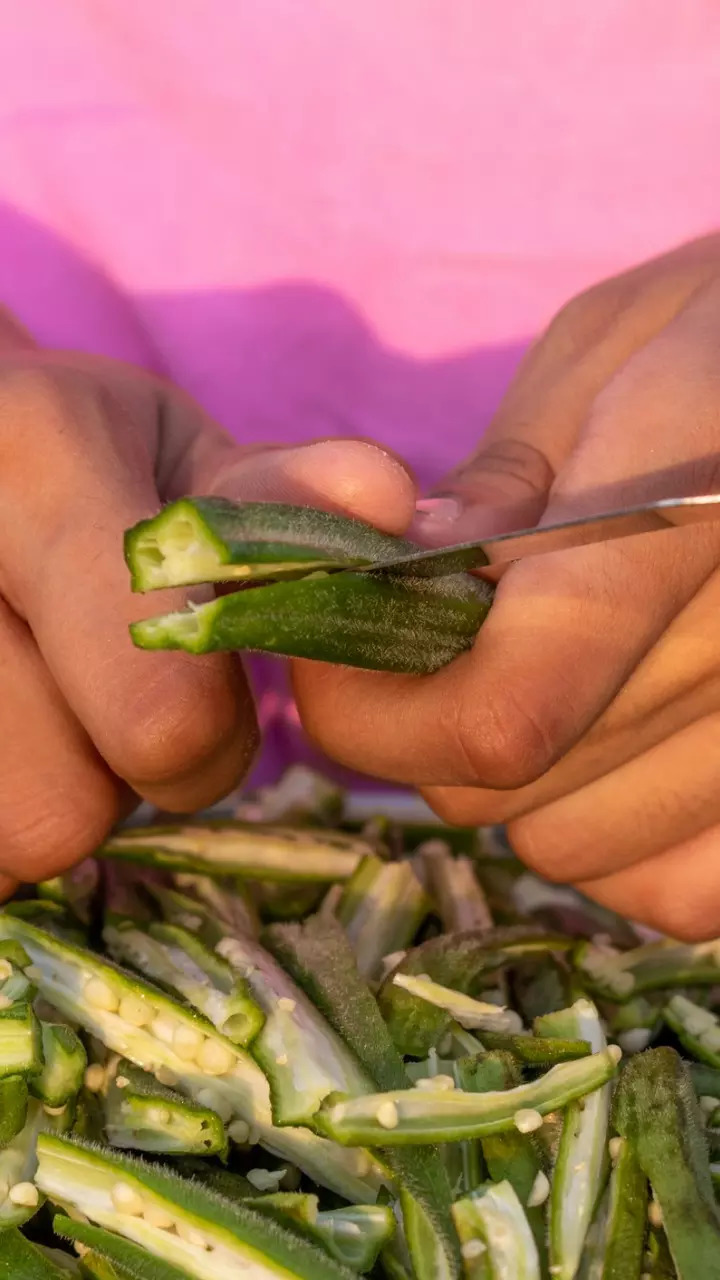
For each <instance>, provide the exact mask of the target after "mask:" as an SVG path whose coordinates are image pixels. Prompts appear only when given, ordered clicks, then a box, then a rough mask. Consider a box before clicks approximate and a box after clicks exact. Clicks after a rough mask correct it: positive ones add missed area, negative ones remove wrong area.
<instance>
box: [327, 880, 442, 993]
mask: <svg viewBox="0 0 720 1280" xmlns="http://www.w3.org/2000/svg"><path fill="white" fill-rule="evenodd" d="M430 907H431V902H430V899H429V898H428V896H427V894H426V893H425V890H424V889H423V886H422V884H421V883H420V881H419V879H418V877H417V875H416V873H415V870H414V868H413V865H412V863H411V862H409V861H401V862H383V861H382V859H381V858H377V857H375V856H374V855H371V856H370V857H367V858H363V860H362V862H361V863H360V865H359V866H358V868H357V870H356V871H355V872H354V873H353V875H352V876H351V877H350V879H349V880H348V882H347V884H346V885H345V889H344V892H343V895H342V897H341V899H340V902H339V905H338V912H337V914H338V919H339V920H340V922H341V924H342V925H343V927H344V929H345V932H346V933H347V936H348V938H349V940H350V945H351V946H352V949H353V951H354V952H355V959H356V961H357V966H358V969H359V970H360V973H361V974H362V975H363V977H365V978H371V979H372V978H375V977H377V975H378V972H379V970H380V968H381V966H382V960H383V957H384V956H387V955H389V954H390V953H392V952H395V951H402V950H404V949H405V947H407V946H409V945H410V943H411V942H412V941H413V939H414V937H415V934H416V933H417V931H418V929H419V928H420V925H421V924H422V922H423V920H424V919H425V917H426V916H427V915H428V914H429V912H430Z"/></svg>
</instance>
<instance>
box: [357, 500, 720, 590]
mask: <svg viewBox="0 0 720 1280" xmlns="http://www.w3.org/2000/svg"><path fill="white" fill-rule="evenodd" d="M714 520H720V493H704V494H700V495H697V496H695V497H690V498H662V499H660V500H659V501H656V502H644V503H641V504H640V505H639V506H634V507H618V508H616V509H615V510H613V511H602V512H600V513H598V514H596V515H593V516H579V517H577V518H576V519H573V520H563V521H561V522H560V523H558V524H548V525H540V526H535V527H533V528H531V529H519V530H515V531H513V532H512V533H498V534H494V535H493V536H491V537H489V538H482V539H480V540H478V541H477V542H458V543H455V544H453V545H452V546H447V547H434V548H432V549H431V550H429V551H424V550H418V551H416V552H413V553H408V554H405V555H402V556H395V557H393V558H392V559H390V560H382V561H380V562H376V563H374V564H368V565H362V566H361V567H359V568H353V569H352V570H350V572H352V573H376V572H378V571H379V570H382V571H384V572H385V571H387V572H400V573H405V572H410V573H412V574H414V575H421V576H428V577H440V576H442V575H444V574H448V573H466V572H468V570H470V569H483V568H485V567H486V566H487V565H489V564H507V563H508V562H510V561H512V560H521V559H523V558H524V557H525V556H538V555H546V554H547V553H548V552H551V551H566V550H568V549H571V548H574V547H587V546H591V545H592V544H593V543H597V542H611V541H614V540H615V539H617V538H629V537H633V536H634V535H635V534H638V533H660V532H667V531H668V530H670V529H676V528H679V527H682V526H684V525H690V524H705V523H709V522H711V521H714Z"/></svg>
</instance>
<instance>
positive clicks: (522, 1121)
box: [513, 1107, 543, 1133]
mask: <svg viewBox="0 0 720 1280" xmlns="http://www.w3.org/2000/svg"><path fill="white" fill-rule="evenodd" d="M542 1122H543V1118H542V1116H541V1115H540V1112H539V1111H535V1110H534V1108H533V1107H521V1108H520V1110H519V1111H516V1112H515V1115H514V1116H513V1124H514V1125H515V1128H516V1129H517V1130H519V1132H520V1133H534V1131H535V1130H536V1129H539V1128H540V1126H541V1125H542Z"/></svg>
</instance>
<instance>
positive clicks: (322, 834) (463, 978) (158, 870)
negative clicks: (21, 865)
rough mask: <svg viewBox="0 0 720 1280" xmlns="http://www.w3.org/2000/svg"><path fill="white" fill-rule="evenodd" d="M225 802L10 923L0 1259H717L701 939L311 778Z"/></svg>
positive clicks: (442, 1273) (135, 1268)
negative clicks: (659, 932)
mask: <svg viewBox="0 0 720 1280" xmlns="http://www.w3.org/2000/svg"><path fill="white" fill-rule="evenodd" d="M238 812H239V813H240V816H238V817H237V818H233V819H232V820H227V821H223V822H218V823H213V822H211V821H209V820H207V819H200V818H198V819H197V820H196V821H194V822H187V821H183V822H181V823H177V822H176V823H174V824H166V825H161V824H160V822H159V821H158V823H157V824H156V825H149V826H145V827H138V826H135V827H132V826H131V827H128V828H125V829H124V830H122V831H120V832H119V833H117V834H116V835H115V836H113V837H112V838H111V839H110V840H109V841H108V842H107V844H106V845H105V846H104V847H103V848H102V849H100V850H99V851H98V855H97V857H96V858H94V859H91V860H89V861H87V862H85V863H83V864H82V865H81V866H79V867H77V868H76V869H75V870H74V871H72V872H70V873H69V874H67V875H65V876H63V877H60V878H58V879H56V880H53V881H51V882H47V883H45V884H42V885H39V886H38V887H37V889H36V890H35V889H33V890H32V891H28V895H29V894H30V892H32V896H21V897H18V898H17V899H15V900H14V901H12V902H11V903H9V904H6V905H5V907H4V908H3V909H2V911H0V1006H1V1009H0V1277H2V1278H4V1280H45V1278H47V1280H51V1278H52V1280H68V1277H76V1278H79V1277H84V1278H87V1277H95V1278H96V1280H188V1277H196V1278H199V1280H264V1278H265V1277H267V1278H268V1280H270V1278H271V1277H301V1278H302V1280H341V1278H342V1277H345V1278H346V1280H351V1278H352V1277H353V1276H357V1275H358V1274H363V1275H369V1276H373V1277H383V1276H384V1277H388V1278H389V1280H412V1278H415V1280H445V1278H450V1277H458V1278H459V1280H461V1278H462V1277H465V1278H467V1280H549V1278H550V1277H556V1278H559V1280H573V1278H574V1277H584V1280H591V1278H594V1280H641V1278H642V1280H648V1278H649V1277H663V1278H669V1277H673V1276H677V1277H681V1280H714V1278H716V1277H720V1212H719V1211H718V1207H717V1205H716V1198H715V1193H716V1189H718V1188H720V1163H717V1164H716V1163H715V1160H716V1159H717V1160H718V1161H720V1018H719V1017H718V1015H717V1014H716V1013H715V1011H714V1010H715V1008H718V1009H720V941H717V942H709V943H703V944H699V945H687V944H679V943H676V942H672V941H669V940H656V941H650V942H648V941H647V940H646V939H644V938H643V937H641V936H640V935H639V934H638V932H637V931H636V930H635V929H634V928H633V927H632V926H631V925H630V924H628V923H627V922H625V921H623V920H621V919H619V918H618V917H616V916H614V915H613V914H612V913H610V912H608V911H606V910H603V909H601V908H599V907H597V906H594V905H593V904H592V903H590V902H588V901H587V900H585V899H584V898H582V897H581V896H580V895H578V894H576V893H574V892H572V891H570V890H566V889H559V888H557V887H556V886H552V885H547V884H545V883H544V882H542V881H541V880H539V879H538V878H537V877H536V876H534V875H533V874H532V873H530V872H528V871H526V870H525V869H524V868H523V867H522V866H521V865H520V864H519V863H518V862H517V861H516V860H515V858H514V857H513V856H512V855H511V854H510V852H509V851H508V850H507V849H506V848H505V847H504V846H503V844H502V842H501V840H500V839H499V838H498V837H497V835H494V834H493V836H492V839H490V834H492V833H486V832H477V831H472V830H459V829H450V828H445V827H442V826H440V825H435V826H433V825H424V824H421V823H417V822H416V823H402V822H397V821H391V820H388V819H385V818H383V817H382V816H378V817H377V818H375V819H373V820H371V821H369V822H367V823H366V824H365V825H361V824H360V823H355V824H353V823H351V822H349V821H344V820H343V797H342V795H341V794H340V793H339V792H337V791H336V790H335V789H334V788H333V787H331V786H330V785H329V784H327V783H326V782H324V781H323V780H321V779H318V778H315V777H313V776H312V775H308V774H306V773H303V772H302V771H298V770H295V771H293V772H292V773H291V775H290V776H289V777H287V778H286V779H285V780H283V782H281V783H280V784H279V785H278V787H276V788H273V789H271V790H268V791H265V792H263V793H260V794H259V795H258V796H256V797H255V798H254V799H253V800H252V801H251V802H249V801H247V800H246V801H244V802H242V803H241V804H240V803H239V807H238ZM719 1193H720V1192H719Z"/></svg>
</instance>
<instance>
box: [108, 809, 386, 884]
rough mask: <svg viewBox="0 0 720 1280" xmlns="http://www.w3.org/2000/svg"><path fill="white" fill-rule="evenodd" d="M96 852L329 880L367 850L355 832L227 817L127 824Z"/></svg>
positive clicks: (194, 868) (205, 871)
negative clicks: (209, 820)
mask: <svg viewBox="0 0 720 1280" xmlns="http://www.w3.org/2000/svg"><path fill="white" fill-rule="evenodd" d="M99 852H100V853H101V854H102V855H103V857H114V858H127V859H129V860H130V861H131V862H142V863H147V864H148V865H149V866H152V867H158V868H161V869H163V868H167V869H170V870H175V871H188V872H192V873H197V874H200V875H218V876H228V875H235V876H242V877H244V878H245V879H248V880H281V881H291V882H292V881H300V882H302V881H306V880H313V881H317V882H318V883H329V882H330V881H338V880H347V879H348V878H349V877H350V876H351V875H352V873H353V871H354V870H355V868H356V867H357V865H358V863H359V862H360V859H361V858H364V857H365V856H366V855H367V854H368V853H371V852H372V850H371V848H370V846H369V845H368V844H367V842H366V841H365V840H361V839H360V837H359V836H347V835H343V834H342V833H341V832H336V831H318V830H314V829H313V830H311V829H309V828H306V827H259V826H258V824H257V823H255V824H253V823H251V822H239V821H237V820H227V821H219V822H213V823H203V824H202V825H201V824H199V823H198V824H194V823H193V824H191V823H187V824H181V825H179V826H169V827H162V826H157V827H129V828H128V829H127V830H125V831H118V832H117V833H116V834H115V835H114V836H111V837H110V839H109V840H106V842H105V844H104V845H103V846H102V847H101V849H100V850H99Z"/></svg>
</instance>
